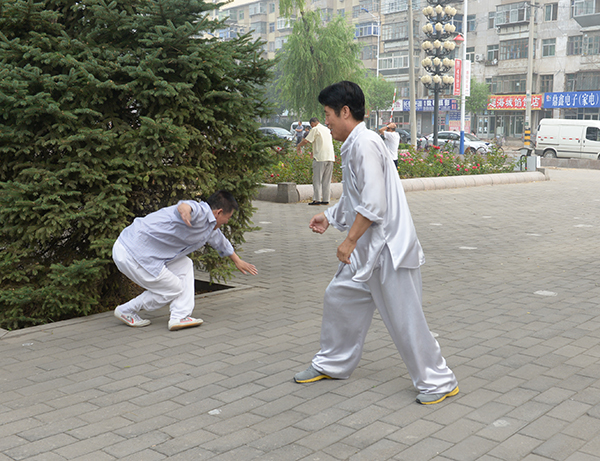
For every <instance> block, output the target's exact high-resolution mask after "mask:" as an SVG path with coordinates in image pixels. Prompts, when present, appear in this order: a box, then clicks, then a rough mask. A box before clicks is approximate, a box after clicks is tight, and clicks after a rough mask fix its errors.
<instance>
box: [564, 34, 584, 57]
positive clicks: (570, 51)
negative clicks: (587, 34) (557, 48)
mask: <svg viewBox="0 0 600 461" xmlns="http://www.w3.org/2000/svg"><path fill="white" fill-rule="evenodd" d="M582 46H583V35H571V36H570V37H569V38H568V40H567V56H575V55H580V54H581V53H582V49H583V48H582Z"/></svg>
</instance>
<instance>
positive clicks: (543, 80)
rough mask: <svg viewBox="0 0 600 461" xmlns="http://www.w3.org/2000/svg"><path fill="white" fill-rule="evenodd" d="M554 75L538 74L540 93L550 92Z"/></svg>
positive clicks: (552, 87)
mask: <svg viewBox="0 0 600 461" xmlns="http://www.w3.org/2000/svg"><path fill="white" fill-rule="evenodd" d="M553 89H554V75H540V93H552V90H553Z"/></svg>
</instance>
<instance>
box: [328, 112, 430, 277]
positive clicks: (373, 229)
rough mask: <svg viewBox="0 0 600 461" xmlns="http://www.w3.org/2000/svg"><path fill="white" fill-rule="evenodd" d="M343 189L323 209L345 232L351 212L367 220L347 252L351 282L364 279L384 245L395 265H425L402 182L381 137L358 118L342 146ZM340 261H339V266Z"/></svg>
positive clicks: (372, 267)
mask: <svg viewBox="0 0 600 461" xmlns="http://www.w3.org/2000/svg"><path fill="white" fill-rule="evenodd" d="M341 156H342V185H343V192H342V196H341V198H340V200H339V202H338V203H337V204H336V205H334V206H332V207H331V208H328V209H327V210H326V211H325V216H326V218H327V220H328V221H329V224H330V225H332V226H333V227H335V228H336V229H338V230H340V231H348V230H350V228H351V227H352V224H353V223H354V220H355V218H356V213H360V214H361V215H362V216H364V217H365V218H367V219H368V220H369V221H371V222H372V224H371V226H369V228H368V229H367V231H366V232H365V233H364V234H363V235H362V237H361V238H360V239H359V240H358V243H357V245H356V248H355V249H354V251H353V252H352V255H351V256H350V263H351V264H350V265H351V268H352V270H353V271H354V276H353V277H352V280H354V281H355V282H366V281H367V280H369V279H370V278H371V275H372V274H373V270H374V269H375V268H376V267H377V264H378V262H379V257H380V255H381V253H382V251H383V250H384V248H385V247H387V248H388V249H389V252H390V255H391V257H392V262H393V267H394V269H398V268H407V269H415V268H418V267H420V266H421V264H424V263H425V255H424V254H423V249H422V248H421V244H420V243H419V239H418V238H417V232H416V230H415V226H414V224H413V221H412V217H411V214H410V209H409V208H408V203H407V201H406V196H405V195H404V189H403V187H402V182H401V181H400V177H399V176H398V171H397V170H396V168H395V166H394V163H393V162H392V161H391V159H390V157H389V155H388V153H387V148H386V146H385V144H384V142H383V141H382V139H381V137H380V136H379V135H377V134H376V133H375V132H373V131H371V130H368V129H367V127H366V125H365V123H364V122H361V123H360V124H359V125H357V126H356V127H355V128H354V130H352V132H351V133H350V135H349V136H348V138H347V139H346V141H345V142H344V144H343V145H342V149H341ZM343 266H344V263H340V268H339V269H338V272H339V270H341V268H343Z"/></svg>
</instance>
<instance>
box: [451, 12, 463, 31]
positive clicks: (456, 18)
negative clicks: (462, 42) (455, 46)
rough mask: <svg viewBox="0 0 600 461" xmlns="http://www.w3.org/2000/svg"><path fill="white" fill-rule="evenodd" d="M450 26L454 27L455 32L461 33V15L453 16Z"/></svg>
mask: <svg viewBox="0 0 600 461" xmlns="http://www.w3.org/2000/svg"><path fill="white" fill-rule="evenodd" d="M452 24H454V25H455V26H456V32H461V33H462V31H463V15H462V14H457V15H456V16H454V19H453V21H452Z"/></svg>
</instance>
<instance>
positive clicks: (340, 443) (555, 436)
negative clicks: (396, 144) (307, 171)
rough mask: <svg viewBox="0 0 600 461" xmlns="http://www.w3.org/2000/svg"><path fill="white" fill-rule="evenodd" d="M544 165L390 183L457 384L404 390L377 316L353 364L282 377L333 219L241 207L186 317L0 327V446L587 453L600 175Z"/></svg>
mask: <svg viewBox="0 0 600 461" xmlns="http://www.w3.org/2000/svg"><path fill="white" fill-rule="evenodd" d="M549 174H550V178H551V180H550V181H541V182H533V183H523V184H507V185H498V186H482V187H471V188H464V189H448V190H431V191H423V192H409V193H408V194H407V197H408V201H409V204H410V206H411V209H412V214H413V217H414V221H415V224H416V227H417V231H418V234H419V237H420V240H421V242H422V244H423V247H424V250H425V254H426V257H427V264H426V265H425V266H423V268H422V271H423V283H424V309H425V312H426V316H427V318H428V321H429V324H430V327H431V329H432V331H433V332H434V333H436V334H437V335H438V340H439V341H440V344H441V346H442V351H443V353H444V355H445V357H446V359H447V361H448V363H449V364H450V366H451V367H452V368H453V370H454V371H455V373H456V375H457V376H458V379H459V382H460V389H461V393H460V394H459V395H458V396H456V397H453V398H451V399H448V400H447V401H445V402H443V403H441V404H438V405H432V406H421V405H418V404H417V403H415V396H416V392H415V390H414V389H413V388H412V385H411V382H410V379H409V376H408V374H407V372H406V368H405V367H404V365H403V363H402V361H401V359H400V357H399V356H398V353H397V352H396V350H395V349H394V347H393V345H392V343H391V340H390V338H389V336H388V334H387V332H386V330H385V327H384V326H383V324H382V322H381V320H380V318H379V316H378V315H376V316H375V319H374V321H373V324H372V326H371V329H370V331H369V335H368V337H367V342H366V345H365V352H364V356H363V359H362V361H361V362H360V365H359V367H358V369H357V370H356V371H355V373H354V374H353V376H352V377H351V378H350V379H348V380H345V381H333V380H327V381H321V382H317V383H313V384H307V385H299V384H295V383H294V382H292V377H293V375H294V374H295V373H296V372H298V371H301V370H303V369H305V368H306V367H307V366H308V364H309V363H310V360H311V358H312V356H313V354H314V353H315V352H316V351H317V349H318V341H319V330H320V322H321V309H322V306H321V303H322V298H323V292H324V290H325V287H326V286H327V283H328V281H329V280H330V279H331V277H332V275H333V273H334V272H335V270H336V266H337V263H336V258H335V248H336V246H337V244H339V243H340V242H341V241H342V239H343V234H341V233H339V232H337V231H336V230H335V229H330V230H329V231H328V232H326V233H325V234H324V235H317V234H313V233H312V232H310V230H309V229H308V226H307V223H308V220H309V219H310V217H311V216H312V214H313V213H314V212H316V210H315V208H317V209H318V207H309V206H307V205H306V203H297V204H278V203H270V202H256V203H255V206H256V207H257V208H258V209H257V212H256V214H255V217H254V219H255V224H256V225H258V226H260V227H261V230H259V231H257V232H254V233H252V234H249V235H248V236H247V243H246V244H245V245H244V247H243V251H242V252H241V255H242V257H243V258H244V259H247V260H249V261H251V262H253V263H255V264H256V266H257V267H258V269H259V271H260V273H259V275H258V276H256V277H244V276H239V277H236V278H235V280H234V281H233V282H232V283H233V284H235V285H236V286H237V285H244V286H246V287H247V288H245V289H240V290H233V291H227V292H221V293H216V294H211V295H208V296H205V297H202V298H200V299H199V300H198V302H197V307H196V311H195V314H196V315H197V316H200V317H202V318H203V319H204V320H205V323H204V325H203V326H201V327H200V328H195V329H189V330H180V331H176V332H169V331H168V330H167V320H168V317H167V312H166V309H163V310H161V311H159V312H156V313H153V314H151V315H146V317H148V318H151V320H152V322H153V323H152V325H150V326H149V327H146V328H141V329H133V328H128V327H127V326H125V325H123V324H121V323H119V322H118V321H117V320H116V319H115V318H114V317H113V316H112V313H110V312H109V313H105V314H100V315H95V316H92V317H88V318H84V319H74V320H70V321H66V322H59V323H56V324H54V325H46V326H41V327H35V328H29V329H26V330H22V331H16V332H8V333H7V332H0V333H3V335H2V336H1V339H0V461H5V460H25V459H27V460H44V461H54V460H90V461H104V460H116V459H118V460H140V461H153V460H163V459H169V460H174V461H178V460H206V459H211V460H219V461H224V460H236V461H239V460H252V459H256V460H276V461H277V460H282V461H288V460H314V461H316V460H321V461H334V460H346V459H347V460H353V461H358V460H369V461H372V460H377V461H378V460H387V459H390V460H409V461H414V460H417V461H420V460H429V459H435V460H440V461H441V460H452V461H469V460H487V461H491V460H527V461H539V460H568V461H576V460H577V461H580V460H598V459H600V311H599V309H598V305H599V304H600V281H599V278H600V277H599V270H598V268H599V262H598V259H599V251H598V249H599V246H600V245H599V243H598V242H599V241H600V234H599V232H598V230H599V229H600V171H596V170H554V169H552V170H550V171H549Z"/></svg>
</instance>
